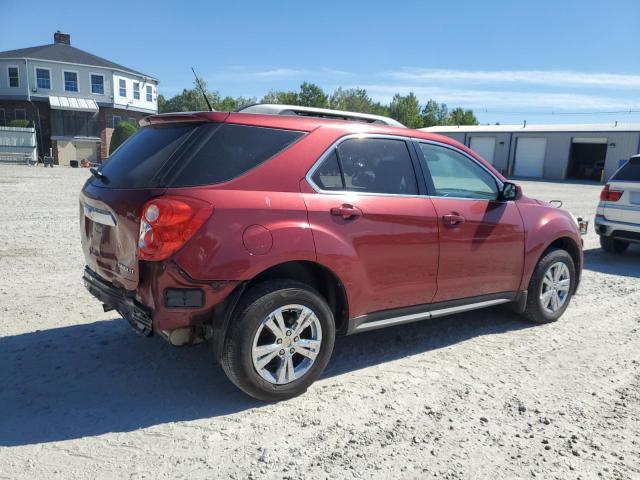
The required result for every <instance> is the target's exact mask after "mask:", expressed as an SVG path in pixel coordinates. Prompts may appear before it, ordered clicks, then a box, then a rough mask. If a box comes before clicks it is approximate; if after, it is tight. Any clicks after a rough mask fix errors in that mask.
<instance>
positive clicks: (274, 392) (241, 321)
mask: <svg viewBox="0 0 640 480" xmlns="http://www.w3.org/2000/svg"><path fill="white" fill-rule="evenodd" d="M310 312H311V313H310ZM305 319H306V321H305ZM305 324H307V326H304V325H305ZM281 327H282V328H281ZM302 327H304V328H302ZM334 342H335V323H334V319H333V313H332V312H331V309H330V308H329V305H327V302H326V301H325V299H324V298H323V297H322V296H321V295H320V294H319V293H318V292H317V291H315V290H313V289H312V288H310V287H309V286H307V285H305V284H303V283H300V282H295V281H290V280H272V281H267V282H264V283H262V284H259V285H256V286H255V287H253V288H251V289H250V290H249V291H247V292H246V293H245V294H244V295H243V297H242V298H241V299H240V303H239V304H238V307H237V308H236V310H235V312H234V315H233V317H232V322H231V324H230V326H229V330H228V332H227V336H226V339H225V343H224V348H223V352H222V359H221V364H222V368H223V370H224V372H225V373H226V374H227V377H229V380H231V382H232V383H233V384H234V385H236V386H237V387H238V388H239V389H240V390H242V391H243V392H245V393H246V394H248V395H250V396H252V397H254V398H257V399H258V400H264V401H267V402H274V401H280V400H285V399H288V398H292V397H295V396H297V395H300V394H301V393H304V392H305V391H306V390H307V388H308V387H309V386H310V385H311V384H312V383H313V382H314V381H315V380H316V379H317V378H318V377H319V376H320V375H321V374H322V372H323V371H324V369H325V367H326V366H327V363H328V362H329V359H330V357H331V353H332V351H333V345H334ZM263 364H264V365H263Z"/></svg>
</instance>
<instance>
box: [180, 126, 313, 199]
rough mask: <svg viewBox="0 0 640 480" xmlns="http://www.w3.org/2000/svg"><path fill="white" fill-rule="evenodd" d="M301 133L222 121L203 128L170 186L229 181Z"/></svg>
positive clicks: (276, 151)
mask: <svg viewBox="0 0 640 480" xmlns="http://www.w3.org/2000/svg"><path fill="white" fill-rule="evenodd" d="M302 135H303V133H302V132H295V131H291V130H279V129H275V128H262V127H249V126H245V125H230V124H223V125H221V126H220V127H219V128H215V127H214V128H212V125H211V124H208V125H205V126H203V127H202V132H201V135H200V137H199V138H198V140H195V141H194V145H193V148H191V152H188V153H187V154H185V159H184V160H179V162H178V163H180V164H182V163H183V164H184V166H183V167H181V169H180V171H179V172H178V173H177V174H176V176H175V178H174V179H173V181H172V182H171V185H170V186H172V187H185V186H193V185H208V184H212V183H220V182H226V181H228V180H232V179H234V178H236V177H238V176H240V175H242V174H243V173H245V172H246V171H248V170H250V169H252V168H254V167H256V166H258V165H260V164H261V163H263V162H264V161H266V160H268V159H269V158H271V157H273V156H274V155H275V154H277V153H278V152H280V151H282V150H283V149H285V148H286V147H288V146H289V145H291V144H292V143H293V142H295V141H296V140H297V139H298V138H300V137H301V136H302Z"/></svg>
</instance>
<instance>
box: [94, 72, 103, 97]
mask: <svg viewBox="0 0 640 480" xmlns="http://www.w3.org/2000/svg"><path fill="white" fill-rule="evenodd" d="M91 93H93V94H95V95H104V77H103V76H102V75H93V74H92V75H91Z"/></svg>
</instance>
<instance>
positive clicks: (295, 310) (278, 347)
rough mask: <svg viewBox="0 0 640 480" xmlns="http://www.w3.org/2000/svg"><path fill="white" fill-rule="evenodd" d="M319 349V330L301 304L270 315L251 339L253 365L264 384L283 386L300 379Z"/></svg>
mask: <svg viewBox="0 0 640 480" xmlns="http://www.w3.org/2000/svg"><path fill="white" fill-rule="evenodd" d="M321 346H322V327H321V325H320V320H319V319H318V317H317V316H316V314H315V313H314V312H313V310H311V309H310V308H308V307H305V306H304V305H285V306H283V307H280V308H278V309H276V310H274V311H273V312H271V313H270V314H269V315H268V316H267V317H266V318H265V319H264V320H263V321H262V322H261V323H260V326H259V327H258V330H257V331H256V334H255V336H254V338H253V346H252V349H251V356H252V359H253V366H254V368H255V369H256V371H257V372H258V374H259V375H260V376H261V377H262V378H264V379H265V380H266V381H268V382H269V383H272V384H276V385H285V384H288V383H291V382H293V381H295V380H297V379H299V378H301V377H303V376H304V375H305V374H306V373H307V372H308V371H309V369H310V368H311V367H312V366H313V364H314V363H315V361H316V358H317V356H318V353H319V352H320V348H321Z"/></svg>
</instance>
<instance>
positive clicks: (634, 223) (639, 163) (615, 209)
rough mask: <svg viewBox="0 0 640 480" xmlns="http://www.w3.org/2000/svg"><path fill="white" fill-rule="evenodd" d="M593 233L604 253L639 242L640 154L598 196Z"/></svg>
mask: <svg viewBox="0 0 640 480" xmlns="http://www.w3.org/2000/svg"><path fill="white" fill-rule="evenodd" d="M595 225H596V233H597V234H598V235H600V245H602V248H603V249H605V250H606V251H607V252H613V253H622V252H624V251H625V250H626V249H627V247H628V246H629V244H630V243H640V155H634V156H633V157H631V159H630V160H629V161H628V162H627V163H625V164H624V165H623V166H622V167H620V168H619V169H618V171H617V172H616V173H614V174H613V176H612V177H611V178H610V179H609V181H608V182H607V184H606V185H605V186H604V189H603V190H602V192H601V193H600V203H599V204H598V211H597V212H596V221H595Z"/></svg>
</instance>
